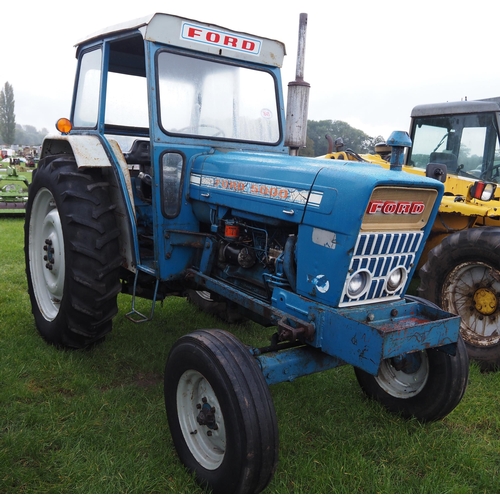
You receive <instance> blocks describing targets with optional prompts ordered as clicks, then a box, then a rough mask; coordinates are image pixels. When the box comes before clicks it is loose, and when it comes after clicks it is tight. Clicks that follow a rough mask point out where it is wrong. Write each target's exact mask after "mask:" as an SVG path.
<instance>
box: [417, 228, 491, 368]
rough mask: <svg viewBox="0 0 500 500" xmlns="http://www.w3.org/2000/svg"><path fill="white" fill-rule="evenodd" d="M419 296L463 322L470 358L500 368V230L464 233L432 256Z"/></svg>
mask: <svg viewBox="0 0 500 500" xmlns="http://www.w3.org/2000/svg"><path fill="white" fill-rule="evenodd" d="M420 278H421V283H420V288H419V294H420V295H421V296H423V297H425V298H426V299H429V300H430V301H432V302H435V303H436V304H437V305H438V306H440V307H441V308H442V309H444V310H446V311H449V312H451V313H453V314H457V315H459V316H460V318H461V323H460V334H461V335H462V338H463V339H464V341H465V345H466V347H467V351H468V353H469V357H470V358H471V359H474V360H475V361H477V362H478V364H479V365H480V366H481V368H482V369H483V370H493V369H497V368H499V367H500V229H498V228H492V227H481V228H473V229H468V230H465V231H460V232H458V233H455V234H453V235H451V236H448V237H447V238H445V239H444V240H443V241H442V242H441V243H440V244H439V245H437V246H436V247H434V248H433V249H432V250H431V252H429V256H428V260H427V262H426V263H425V264H424V266H423V267H422V269H421V270H420Z"/></svg>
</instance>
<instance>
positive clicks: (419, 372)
mask: <svg viewBox="0 0 500 500" xmlns="http://www.w3.org/2000/svg"><path fill="white" fill-rule="evenodd" d="M411 355H412V356H419V357H420V359H419V366H418V368H417V369H416V370H412V371H411V372H408V371H404V370H398V369H397V368H396V367H395V366H394V363H393V361H392V360H391V359H384V360H382V363H381V365H380V370H379V374H378V376H377V377H375V380H376V381H377V383H378V384H379V385H380V387H381V388H382V389H384V391H385V392H386V393H387V394H390V395H391V396H394V397H395V398H398V399H409V398H412V397H414V396H416V395H417V394H418V393H419V392H420V391H421V390H422V389H423V388H424V387H425V384H426V383H427V379H428V377H429V358H428V356H427V353H426V352H425V351H420V352H418V353H414V354H411Z"/></svg>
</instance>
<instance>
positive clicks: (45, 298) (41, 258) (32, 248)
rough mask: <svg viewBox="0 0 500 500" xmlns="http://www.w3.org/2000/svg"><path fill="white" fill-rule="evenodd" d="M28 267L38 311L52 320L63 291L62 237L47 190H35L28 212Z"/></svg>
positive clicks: (48, 319) (54, 207)
mask: <svg viewBox="0 0 500 500" xmlns="http://www.w3.org/2000/svg"><path fill="white" fill-rule="evenodd" d="M29 266H30V273H31V281H32V285H33V292H34V295H35V298H36V301H37V304H38V308H39V310H40V312H41V314H42V315H43V317H44V318H45V319H46V320H47V321H53V320H54V319H55V317H56V316H57V314H58V312H59V308H60V305H61V300H62V298H63V291H64V277H65V259H64V238H63V231H62V226H61V219H60V217H59V212H58V210H57V207H56V204H55V201H54V197H53V195H52V193H51V192H50V191H49V190H48V189H46V188H42V189H40V190H39V191H38V193H37V194H36V196H35V199H34V200H33V206H32V209H31V216H30V222H29Z"/></svg>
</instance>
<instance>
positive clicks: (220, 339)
mask: <svg viewBox="0 0 500 500" xmlns="http://www.w3.org/2000/svg"><path fill="white" fill-rule="evenodd" d="M165 407H166V410H167V417H168V422H169V427H170V432H171V435H172V440H173V442H174V446H175V448H176V450H177V453H178V455H179V458H180V460H181V462H182V463H183V464H184V465H185V466H186V468H187V469H188V470H189V471H191V472H194V474H195V476H196V479H197V481H198V482H199V483H200V484H201V485H202V486H203V487H206V488H208V489H210V490H212V491H213V492H214V493H258V492H260V491H262V490H263V489H264V488H265V487H266V486H267V484H268V483H269V481H270V480H271V478H272V476H273V474H274V471H275V469H276V465H277V461H278V426H277V419H276V413H275V410H274V405H273V403H272V399H271V395H270V392H269V388H268V386H267V384H266V382H265V380H264V377H263V375H262V372H261V371H260V369H259V367H258V364H257V361H256V360H255V359H254V358H253V357H252V356H251V355H250V353H249V351H248V348H247V347H246V346H244V345H243V344H242V343H241V342H240V341H238V340H237V339H236V338H235V337H234V336H233V335H231V334H230V333H228V332H226V331H223V330H198V331H195V332H193V333H191V334H189V335H185V336H184V337H182V338H180V339H179V340H178V341H177V342H176V343H175V344H174V346H173V348H172V350H171V352H170V355H169V357H168V361H167V365H166V369H165Z"/></svg>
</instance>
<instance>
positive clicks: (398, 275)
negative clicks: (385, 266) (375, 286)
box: [385, 267, 406, 293]
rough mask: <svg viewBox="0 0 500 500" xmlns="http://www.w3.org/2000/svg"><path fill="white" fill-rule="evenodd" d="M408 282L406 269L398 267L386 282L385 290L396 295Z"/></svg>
mask: <svg viewBox="0 0 500 500" xmlns="http://www.w3.org/2000/svg"><path fill="white" fill-rule="evenodd" d="M405 282H406V269H405V268H404V267H396V269H393V270H392V271H391V272H390V274H389V276H387V279H386V282H385V288H386V290H387V292H388V293H395V292H396V291H397V290H399V289H400V288H401V287H402V286H403V285H404V284H405Z"/></svg>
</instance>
